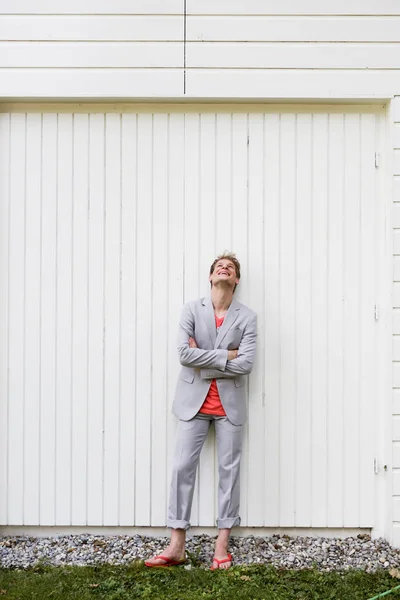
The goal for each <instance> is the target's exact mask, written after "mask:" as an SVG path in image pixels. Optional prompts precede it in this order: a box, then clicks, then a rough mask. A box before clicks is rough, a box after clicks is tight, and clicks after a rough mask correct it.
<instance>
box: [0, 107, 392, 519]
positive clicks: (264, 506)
mask: <svg viewBox="0 0 400 600" xmlns="http://www.w3.org/2000/svg"><path fill="white" fill-rule="evenodd" d="M248 111H249V112H248V113H245V112H242V113H235V112H229V111H225V112H218V113H216V112H212V111H211V110H209V111H208V112H207V113H201V112H194V111H191V112H189V111H188V112H186V113H179V112H176V113H173V114H169V113H166V112H159V113H157V112H154V113H150V112H143V113H142V112H137V113H130V114H128V113H125V114H122V113H120V114H118V113H117V112H113V113H105V114H102V113H100V112H97V113H95V112H94V109H93V112H92V113H91V114H90V113H89V114H83V113H82V114H80V113H78V112H77V113H75V114H73V113H70V114H67V113H65V114H63V113H60V114H57V113H42V114H40V113H36V114H35V113H29V114H24V113H10V114H7V113H3V114H1V115H0V144H1V154H0V156H1V159H0V185H1V189H0V192H1V193H0V199H1V204H0V211H1V212H0V227H1V232H0V233H1V235H0V239H1V252H0V261H1V263H0V273H1V286H0V289H1V295H0V323H1V336H0V338H1V346H0V348H1V351H0V382H1V383H0V385H1V388H0V390H1V393H0V416H1V419H0V428H1V431H0V440H1V442H0V444H1V446H0V449H1V452H0V523H1V524H2V525H6V524H7V525H43V526H52V525H59V526H62V525H63V526H67V525H71V526H84V525H92V526H96V525H97V526H101V525H104V526H116V525H126V526H132V525H135V526H154V527H159V526H164V525H165V522H166V505H167V496H168V487H169V475H170V468H171V452H172V448H173V438H174V429H175V420H174V418H173V417H172V416H171V414H170V405H171V401H172V395H173V391H174V386H175V380H176V376H177V373H178V369H179V364H178V360H177V355H176V348H175V336H176V327H177V321H178V317H179V312H180V308H181V305H182V303H183V302H184V301H185V300H188V299H192V298H196V297H198V296H199V295H200V294H204V293H207V292H208V282H207V272H208V269H209V265H210V263H211V261H212V259H213V257H214V255H215V254H216V253H217V252H219V251H221V250H223V249H224V248H233V249H234V250H235V251H236V252H237V254H238V256H239V258H240V259H241V261H242V265H243V276H242V281H241V284H240V287H239V288H238V297H239V300H242V301H243V302H245V303H246V304H249V305H250V306H251V307H252V308H254V309H255V310H256V311H257V312H258V314H259V336H260V344H259V352H258V355H257V362H256V367H255V370H254V372H253V374H252V376H251V378H250V382H249V421H248V424H247V426H246V441H245V452H244V459H243V470H242V489H243V494H242V496H243V500H242V519H243V521H242V522H243V525H244V526H254V527H261V526H268V527H279V526H281V527H315V528H328V527H332V528H339V527H348V528H358V527H367V528H369V527H373V526H374V523H375V516H374V509H375V506H374V503H375V501H374V493H375V492H374V489H375V477H376V476H375V475H374V472H373V459H374V456H375V454H374V452H375V450H376V448H375V445H374V442H373V440H374V438H375V432H376V431H375V423H374V414H375V410H376V406H375V399H376V389H377V387H376V386H377V377H378V372H377V369H376V368H375V360H376V356H377V354H378V352H379V345H378V344H377V337H376V336H377V327H379V325H378V324H377V323H376V322H375V320H374V311H373V306H374V301H375V297H376V293H377V289H376V285H377V278H376V269H377V258H376V256H377V252H376V250H377V247H378V246H377V244H378V239H379V238H378V234H379V231H378V224H379V223H380V221H379V219H378V220H375V219H374V215H375V211H376V210H377V203H378V200H379V198H378V195H377V188H376V184H375V182H376V179H377V177H378V175H377V170H376V168H375V164H374V155H375V151H376V150H377V148H378V147H379V132H378V123H379V121H380V118H381V117H380V110H379V109H373V108H369V109H367V108H364V109H363V110H362V111H360V112H359V113H357V112H356V111H355V108H353V109H352V111H351V112H349V113H346V112H345V111H342V112H341V113H340V112H338V111H337V110H336V112H334V113H329V112H326V111H324V110H319V111H314V112H308V113H307V112H305V111H304V109H303V113H301V114H298V113H295V112H290V110H289V108H288V107H286V108H285V109H284V110H282V111H281V112H279V111H275V112H272V111H271V112H260V111H252V110H251V109H250V107H248ZM11 474H12V477H11ZM216 476H217V472H216V462H215V447H214V440H213V439H210V440H208V442H207V443H206V446H205V449H204V454H203V455H202V458H201V463H200V467H199V479H198V486H197V488H196V492H195V502H194V507H193V518H192V523H193V525H199V526H212V525H213V524H214V522H215V518H216V513H215V507H216ZM212 482H214V484H212Z"/></svg>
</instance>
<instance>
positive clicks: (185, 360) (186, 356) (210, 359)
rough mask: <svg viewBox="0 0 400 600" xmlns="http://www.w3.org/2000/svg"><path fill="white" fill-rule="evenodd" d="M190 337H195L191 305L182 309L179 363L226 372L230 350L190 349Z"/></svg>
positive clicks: (185, 365) (179, 332) (179, 331)
mask: <svg viewBox="0 0 400 600" xmlns="http://www.w3.org/2000/svg"><path fill="white" fill-rule="evenodd" d="M189 337H194V316H193V313H192V311H191V309H190V305H189V304H185V305H184V307H183V308H182V313H181V318H180V321H179V330H178V354H179V362H180V363H181V365H182V366H184V367H195V368H200V369H201V368H203V367H206V368H209V369H219V370H220V371H221V373H223V372H224V370H225V367H226V363H227V360H228V350H223V349H217V350H201V349H200V348H190V347H189Z"/></svg>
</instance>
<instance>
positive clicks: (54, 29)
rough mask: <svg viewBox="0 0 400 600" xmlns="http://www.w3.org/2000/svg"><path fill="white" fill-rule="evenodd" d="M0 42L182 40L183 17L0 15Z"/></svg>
mask: <svg viewBox="0 0 400 600" xmlns="http://www.w3.org/2000/svg"><path fill="white" fill-rule="evenodd" d="M0 40H4V41H11V40H21V41H29V40H33V41H41V40H43V41H44V40H48V41H57V40H64V41H68V40H70V41H101V40H104V41H107V40H108V41H122V40H126V41H147V40H153V41H156V40H160V41H181V40H183V17H182V16H173V15H164V16H158V15H157V16H153V15H151V16H130V15H126V16H119V15H118V16H110V15H103V16H77V15H74V16H71V15H66V16H41V15H35V16H4V15H3V16H1V17H0Z"/></svg>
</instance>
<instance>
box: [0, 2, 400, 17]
mask: <svg viewBox="0 0 400 600" xmlns="http://www.w3.org/2000/svg"><path fill="white" fill-rule="evenodd" d="M3 1H6V0H3ZM20 1H21V0H20ZM26 1H28V0H26ZM186 10H187V14H189V15H191V14H192V15H195V14H196V15H225V14H230V15H293V14H294V15H400V5H399V3H398V2H397V0H352V1H351V2H348V0H336V2H321V0H307V1H306V2H299V0H280V2H276V1H275V0H263V2H261V1H260V0H229V2H228V0H186Z"/></svg>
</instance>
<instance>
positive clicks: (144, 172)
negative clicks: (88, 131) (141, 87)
mask: <svg viewBox="0 0 400 600" xmlns="http://www.w3.org/2000/svg"><path fill="white" fill-rule="evenodd" d="M152 130H153V116H152V115H151V114H139V115H138V148H140V152H139V153H138V170H137V173H138V204H137V219H138V230H137V238H136V256H137V280H136V294H137V300H136V302H137V321H136V398H137V404H136V434H135V440H136V450H135V456H136V466H135V471H136V490H137V493H136V514H135V525H147V526H148V525H150V506H151V397H152V389H151V335H150V331H151V327H152V323H151V305H152V277H153V273H152V241H153V240H152V202H153V187H152V182H153V145H152Z"/></svg>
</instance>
